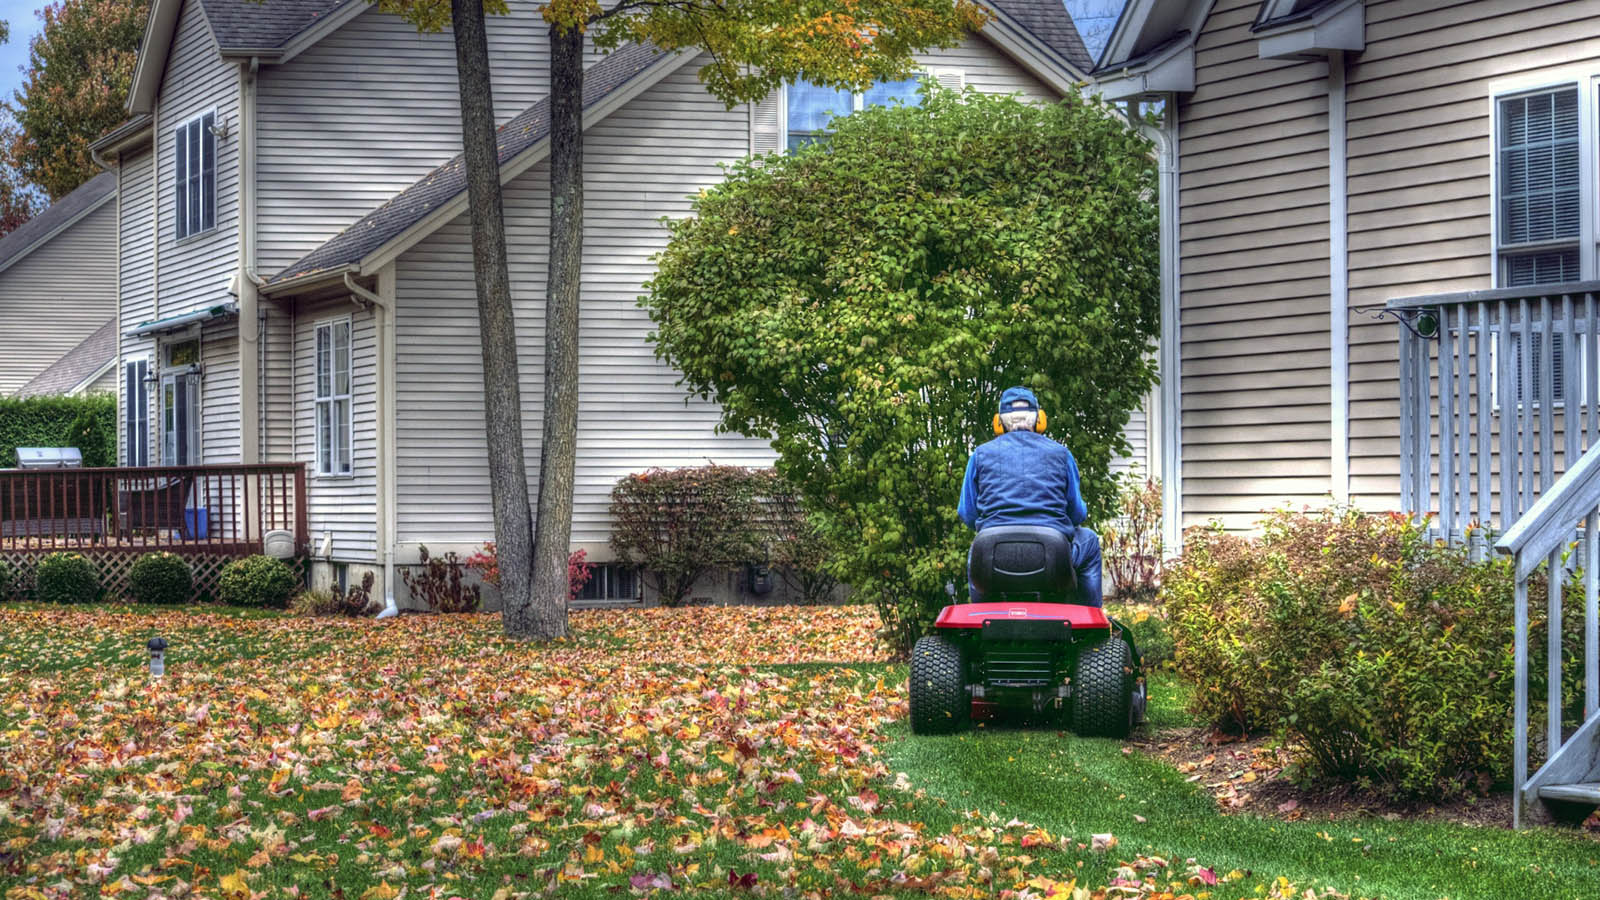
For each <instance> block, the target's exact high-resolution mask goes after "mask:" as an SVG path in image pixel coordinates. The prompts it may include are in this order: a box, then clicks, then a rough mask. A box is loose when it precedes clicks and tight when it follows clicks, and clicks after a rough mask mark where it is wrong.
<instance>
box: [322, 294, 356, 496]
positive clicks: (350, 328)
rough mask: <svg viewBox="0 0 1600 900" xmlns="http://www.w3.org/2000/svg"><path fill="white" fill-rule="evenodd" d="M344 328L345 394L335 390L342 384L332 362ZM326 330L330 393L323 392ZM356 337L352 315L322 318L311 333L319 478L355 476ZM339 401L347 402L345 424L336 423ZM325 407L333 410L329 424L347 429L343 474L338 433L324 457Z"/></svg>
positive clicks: (342, 422) (343, 421)
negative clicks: (338, 331)
mask: <svg viewBox="0 0 1600 900" xmlns="http://www.w3.org/2000/svg"><path fill="white" fill-rule="evenodd" d="M340 327H343V328H344V329H345V357H344V364H345V392H344V393H342V394H341V393H339V392H338V391H337V390H335V388H336V387H337V385H338V382H337V380H336V378H335V375H336V374H337V373H336V372H334V371H333V368H332V365H333V363H332V360H333V356H334V350H333V348H334V329H335V328H340ZM324 330H326V331H327V333H328V359H329V370H328V379H327V383H328V393H327V394H323V393H322V384H323V378H322V361H323V356H322V349H321V346H322V334H323V331H324ZM355 336H356V335H355V327H354V325H353V320H352V318H351V317H350V316H336V317H334V318H331V319H322V320H320V321H318V322H317V323H316V324H315V326H314V327H313V328H312V331H311V358H312V362H311V395H312V402H311V419H312V435H313V437H312V440H313V442H314V443H313V445H312V449H311V455H312V459H313V460H314V462H313V468H314V469H315V470H316V475H317V477H319V478H352V477H354V476H355V469H356V465H355V460H356V456H355V438H354V433H355V418H356V416H355V409H356V404H355V368H356V367H355V357H356V352H355V343H356V342H355ZM339 401H343V402H344V411H345V414H344V416H343V417H342V421H340V420H336V419H335V417H334V415H333V411H334V410H336V409H338V403H339ZM324 406H327V407H328V408H329V414H328V417H327V418H328V421H329V422H331V423H334V426H335V428H336V429H337V428H338V426H340V425H342V426H343V437H344V448H343V449H344V451H345V452H344V456H343V459H344V461H345V463H344V465H345V467H344V468H343V470H342V471H341V469H340V467H339V465H338V463H337V461H338V460H339V459H340V458H341V457H340V455H339V450H340V447H339V445H338V444H337V443H335V442H334V441H336V440H337V439H338V437H339V434H338V433H337V432H336V433H335V435H334V441H329V443H328V456H327V457H326V458H324V457H323V455H322V446H323V444H322V430H323V424H322V421H323V415H322V409H323V407H324Z"/></svg>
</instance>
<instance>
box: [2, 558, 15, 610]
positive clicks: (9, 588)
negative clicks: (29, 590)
mask: <svg viewBox="0 0 1600 900" xmlns="http://www.w3.org/2000/svg"><path fill="white" fill-rule="evenodd" d="M16 582H17V573H16V572H15V571H13V570H12V568H11V564H10V563H8V562H6V561H5V560H3V559H0V602H3V601H6V600H15V599H17V595H16V593H15V591H16Z"/></svg>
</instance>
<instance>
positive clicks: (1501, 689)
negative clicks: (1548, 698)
mask: <svg viewBox="0 0 1600 900" xmlns="http://www.w3.org/2000/svg"><path fill="white" fill-rule="evenodd" d="M1513 585H1514V582H1513V579H1512V571H1511V563H1510V561H1509V560H1507V559H1504V558H1494V559H1490V560H1487V561H1483V562H1478V561H1474V560H1473V559H1472V558H1471V557H1470V555H1469V553H1468V551H1467V549H1466V548H1464V547H1450V546H1445V545H1442V544H1435V543H1433V542H1431V541H1430V540H1429V539H1428V536H1427V533H1426V532H1425V531H1424V530H1423V528H1422V527H1421V526H1419V525H1417V524H1415V523H1413V522H1412V521H1411V520H1410V519H1409V518H1408V517H1405V516H1400V515H1364V514H1361V513H1359V512H1355V511H1352V510H1348V509H1331V510H1327V511H1324V512H1320V513H1315V514H1296V513H1289V512H1279V513H1274V514H1272V515H1271V516H1269V517H1268V518H1267V519H1266V520H1265V521H1264V522H1263V523H1262V534H1261V537H1260V538H1258V539H1254V540H1247V539H1245V538H1242V537H1238V536H1235V535H1228V534H1223V533H1221V532H1220V531H1211V532H1201V531H1197V532H1192V533H1191V534H1190V535H1189V537H1188V539H1187V542H1186V548H1185V552H1184V555H1183V557H1182V558H1181V559H1180V560H1179V561H1178V563H1177V565H1176V566H1175V567H1174V568H1173V569H1172V570H1170V571H1169V572H1168V574H1167V577H1166V582H1165V585H1164V588H1163V594H1164V596H1165V599H1166V609H1167V612H1168V614H1169V615H1170V620H1171V626H1172V632H1173V639H1174V642H1175V645H1176V664H1177V668H1178V670H1179V671H1180V672H1181V673H1182V674H1183V675H1185V676H1186V677H1188V678H1189V679H1190V680H1192V681H1193V682H1194V684H1195V686H1196V690H1195V699H1194V711H1195V712H1196V713H1198V714H1200V715H1202V716H1204V717H1205V718H1206V719H1208V720H1209V721H1210V722H1212V723H1214V724H1216V725H1218V726H1220V727H1222V728H1225V729H1228V730H1254V731H1274V732H1276V733H1278V734H1279V735H1280V736H1282V737H1283V738H1284V739H1285V740H1286V742H1287V744H1288V745H1289V746H1290V747H1292V748H1294V750H1295V751H1296V753H1297V754H1298V756H1299V760H1300V762H1301V764H1302V766H1303V771H1304V773H1305V774H1306V775H1307V776H1309V777H1313V778H1318V777H1320V778H1333V779H1338V780H1341V781H1345V782H1348V783H1351V784H1354V785H1355V786H1357V787H1358V788H1361V789H1364V790H1367V791H1369V792H1372V793H1375V794H1379V795H1382V796H1385V797H1388V798H1392V799H1400V800H1421V799H1448V798H1451V797H1456V796H1460V795H1463V794H1469V793H1475V792H1481V791H1483V790H1486V789H1487V788H1488V787H1489V786H1490V785H1491V784H1493V783H1496V782H1502V781H1504V780H1505V779H1506V778H1507V776H1508V775H1509V774H1510V769H1511V759H1512V750H1513V747H1512V744H1513V741H1512V735H1511V713H1512V709H1511V705H1512V690H1511V681H1512V674H1513V655H1512V644H1513V638H1514V634H1513V623H1514V617H1513ZM1530 595H1532V596H1531V597H1530V599H1531V603H1530V606H1531V607H1532V610H1533V611H1534V617H1533V618H1534V622H1533V624H1534V628H1535V631H1534V635H1533V637H1532V640H1531V644H1532V646H1533V648H1535V654H1534V659H1533V660H1532V662H1531V665H1530V669H1531V671H1532V672H1533V673H1534V677H1533V681H1534V684H1533V685H1532V695H1533V697H1534V698H1540V697H1542V696H1543V694H1544V685H1543V679H1542V674H1543V672H1544V671H1545V663H1544V659H1543V648H1544V646H1545V638H1544V636H1543V635H1542V634H1541V632H1542V631H1543V628H1544V622H1543V620H1542V616H1541V615H1540V613H1539V611H1540V610H1542V609H1544V595H1545V586H1544V585H1543V584H1542V583H1534V584H1533V585H1532V586H1531V589H1530ZM1580 595H1581V594H1580ZM1576 618H1581V617H1572V616H1569V617H1568V623H1567V624H1568V626H1569V631H1568V633H1567V634H1565V635H1564V636H1563V637H1564V640H1565V642H1566V643H1567V645H1568V646H1569V648H1576V647H1577V646H1579V645H1580V641H1581V637H1580V636H1579V633H1578V624H1577V623H1576V622H1574V621H1572V620H1573V619H1576ZM1577 687H1578V686H1577V685H1576V683H1574V684H1573V685H1572V686H1571V689H1570V690H1569V691H1568V692H1567V701H1566V703H1565V709H1564V715H1565V717H1566V718H1567V719H1569V720H1570V721H1572V722H1574V723H1576V722H1577V721H1578V719H1579V716H1580V714H1581V708H1580V706H1579V705H1580V702H1581V699H1580V697H1579V695H1578V691H1577ZM1535 705H1536V706H1537V705H1538V703H1537V700H1536V703H1535ZM1543 715H1544V713H1543V712H1541V711H1537V710H1536V711H1535V712H1534V715H1533V719H1534V721H1540V720H1542V718H1543Z"/></svg>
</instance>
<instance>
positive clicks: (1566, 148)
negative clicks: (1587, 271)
mask: <svg viewBox="0 0 1600 900" xmlns="http://www.w3.org/2000/svg"><path fill="white" fill-rule="evenodd" d="M1496 139H1497V141H1496V143H1497V145H1498V154H1499V158H1498V159H1497V160H1496V167H1497V168H1496V173H1495V174H1496V177H1495V193H1496V197H1495V204H1496V213H1497V216H1496V218H1497V231H1498V234H1497V235H1496V240H1497V242H1498V246H1499V250H1500V283H1501V284H1502V285H1503V286H1505V287H1518V286H1521V285H1529V284H1552V283H1557V282H1563V281H1578V280H1580V279H1581V277H1582V275H1581V271H1580V270H1581V262H1580V238H1581V233H1582V218H1581V216H1580V214H1579V210H1580V207H1581V200H1582V195H1581V191H1582V187H1581V165H1582V163H1581V156H1580V152H1579V130H1578V88H1577V86H1575V85H1574V86H1570V87H1562V88H1558V89H1556V90H1550V91H1543V92H1540V93H1537V94H1524V95H1520V96H1516V97H1507V98H1503V99H1501V100H1500V101H1499V126H1498V133H1497V134H1496Z"/></svg>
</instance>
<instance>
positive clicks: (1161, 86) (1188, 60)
mask: <svg viewBox="0 0 1600 900" xmlns="http://www.w3.org/2000/svg"><path fill="white" fill-rule="evenodd" d="M1194 80H1195V79H1194V35H1193V34H1185V35H1181V36H1180V37H1179V39H1176V40H1173V41H1171V42H1169V43H1168V44H1167V45H1165V46H1164V47H1163V48H1162V49H1161V50H1160V51H1159V52H1156V53H1152V54H1150V55H1148V56H1146V57H1145V58H1143V59H1141V60H1136V61H1134V62H1133V63H1132V64H1130V65H1123V66H1117V67H1112V68H1107V69H1105V70H1098V69H1097V70H1096V71H1095V92H1096V93H1098V94H1099V95H1100V97H1101V98H1102V99H1105V100H1131V99H1136V98H1139V97H1147V96H1150V95H1152V94H1187V93H1190V92H1192V91H1193V90H1194Z"/></svg>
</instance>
